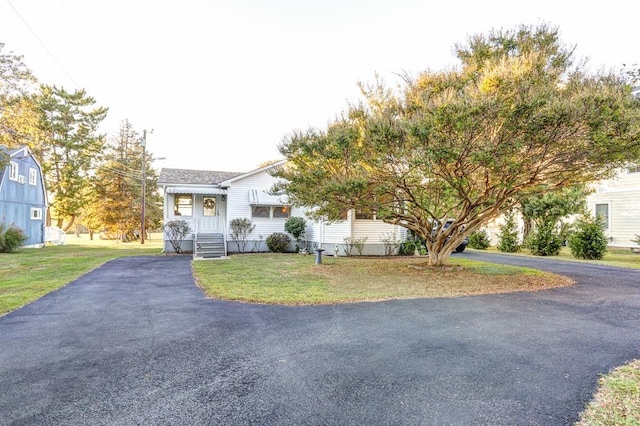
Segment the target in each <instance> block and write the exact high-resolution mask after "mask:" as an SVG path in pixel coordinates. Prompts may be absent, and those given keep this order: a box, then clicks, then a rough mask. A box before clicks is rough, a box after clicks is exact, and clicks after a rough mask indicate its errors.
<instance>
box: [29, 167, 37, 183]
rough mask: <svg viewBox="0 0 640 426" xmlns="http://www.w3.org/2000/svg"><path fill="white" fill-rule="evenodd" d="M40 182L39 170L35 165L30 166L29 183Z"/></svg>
mask: <svg viewBox="0 0 640 426" xmlns="http://www.w3.org/2000/svg"><path fill="white" fill-rule="evenodd" d="M37 184H38V171H37V170H36V169H34V168H33V167H29V185H33V186H36V185H37Z"/></svg>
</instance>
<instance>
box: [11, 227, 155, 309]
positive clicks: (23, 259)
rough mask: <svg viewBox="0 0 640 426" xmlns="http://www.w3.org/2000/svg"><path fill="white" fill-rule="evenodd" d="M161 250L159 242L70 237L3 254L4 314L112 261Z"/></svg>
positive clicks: (146, 254) (151, 253) (152, 253)
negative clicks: (43, 245) (53, 243)
mask: <svg viewBox="0 0 640 426" xmlns="http://www.w3.org/2000/svg"><path fill="white" fill-rule="evenodd" d="M161 250H162V241H159V240H151V241H148V242H146V243H145V245H141V244H140V243H139V242H137V243H118V242H115V241H105V240H94V241H90V240H89V239H88V237H86V236H84V235H83V236H81V237H79V238H78V237H75V236H72V235H68V236H67V242H66V244H65V245H63V246H49V247H43V248H41V249H19V250H17V251H16V252H14V253H0V276H1V277H2V279H1V280H0V315H4V314H6V313H8V312H11V311H13V310H15V309H18V308H20V307H21V306H24V305H26V304H27V303H30V302H33V301H34V300H36V299H39V298H40V297H42V296H44V295H45V294H47V293H50V292H52V291H53V290H56V289H58V288H60V287H63V286H64V285H66V284H68V283H69V282H71V281H73V280H74V279H76V278H78V277H80V276H81V275H84V274H86V273H87V272H89V271H91V270H92V269H95V268H97V267H98V266H100V265H102V264H104V263H105V262H107V261H109V260H111V259H115V258H118V257H124V256H148V255H156V254H160V252H161Z"/></svg>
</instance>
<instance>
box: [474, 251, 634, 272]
mask: <svg viewBox="0 0 640 426" xmlns="http://www.w3.org/2000/svg"><path fill="white" fill-rule="evenodd" d="M471 250H473V249H471ZM477 251H480V252H481V251H487V252H490V253H500V254H509V255H514V256H532V257H541V256H533V255H532V254H530V253H529V250H527V249H522V250H521V251H519V252H518V253H502V252H501V251H499V250H498V249H497V248H495V247H490V248H489V249H488V250H477ZM548 258H549V259H560V260H570V261H573V262H586V263H593V264H597V265H606V266H620V267H623V268H640V254H638V253H633V252H632V251H631V250H630V249H609V250H608V251H607V253H606V254H605V255H604V257H603V258H602V260H584V259H576V258H575V257H573V256H572V255H571V250H569V248H568V247H563V248H562V250H560V255H558V256H548Z"/></svg>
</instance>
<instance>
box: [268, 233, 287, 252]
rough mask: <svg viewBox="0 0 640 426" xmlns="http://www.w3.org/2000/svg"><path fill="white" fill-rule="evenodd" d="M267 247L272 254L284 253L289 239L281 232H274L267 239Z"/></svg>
mask: <svg viewBox="0 0 640 426" xmlns="http://www.w3.org/2000/svg"><path fill="white" fill-rule="evenodd" d="M266 241H267V247H269V250H270V251H272V252H274V253H284V252H286V251H287V250H288V249H289V244H291V237H289V235H287V234H285V233H283V232H274V233H273V234H271V235H269V236H268V237H267V240H266Z"/></svg>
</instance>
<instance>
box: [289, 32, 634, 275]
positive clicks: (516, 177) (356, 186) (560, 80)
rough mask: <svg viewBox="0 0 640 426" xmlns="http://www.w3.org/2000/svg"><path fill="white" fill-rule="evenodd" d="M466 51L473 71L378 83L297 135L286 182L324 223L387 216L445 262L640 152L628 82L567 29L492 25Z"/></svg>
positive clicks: (464, 67)
mask: <svg viewBox="0 0 640 426" xmlns="http://www.w3.org/2000/svg"><path fill="white" fill-rule="evenodd" d="M456 51H457V56H458V58H459V59H460V61H461V66H460V67H459V69H456V70H450V71H441V72H435V71H425V72H423V73H421V74H420V75H418V76H417V77H415V78H412V77H409V76H406V77H405V79H404V84H403V85H402V87H401V90H400V91H399V92H396V91H393V90H391V89H389V88H388V87H387V86H386V85H385V84H384V83H382V82H379V81H378V82H376V83H375V84H373V85H371V86H370V87H363V94H364V95H365V99H364V101H363V102H362V103H360V104H357V105H351V106H349V108H348V110H347V111H346V112H345V113H343V114H342V116H341V117H340V118H338V119H336V120H335V121H334V122H332V123H331V124H329V125H328V127H327V128H326V129H322V130H317V129H309V130H307V131H298V132H293V133H292V134H291V135H290V136H288V137H287V138H285V140H284V141H283V143H282V144H281V146H280V151H281V153H282V154H283V155H284V156H285V157H286V158H287V159H288V165H287V166H286V167H283V168H281V169H280V170H278V171H277V172H276V176H278V177H281V178H283V183H282V184H281V185H280V188H279V189H280V190H285V191H287V192H288V194H289V196H290V199H291V200H292V202H294V203H295V204H297V205H302V206H309V207H310V208H311V207H313V208H311V210H310V214H312V215H313V216H314V217H316V218H322V219H324V220H329V221H334V220H339V218H340V216H341V214H342V212H344V210H347V209H356V210H368V211H375V212H376V215H377V217H378V218H381V219H382V220H384V221H385V222H388V223H393V224H399V225H401V226H404V227H406V228H408V229H410V230H412V231H413V232H415V233H416V234H417V235H419V236H420V237H422V238H424V239H425V241H426V245H427V249H428V250H429V262H430V264H432V265H441V264H443V263H444V262H445V261H446V259H447V258H448V256H449V255H450V254H451V253H452V252H453V250H454V249H455V248H456V247H457V246H458V245H459V244H460V242H461V241H462V240H463V239H464V237H465V236H466V235H468V234H470V233H471V232H473V231H475V230H477V229H479V228H480V227H481V226H482V225H483V224H484V223H486V222H487V221H490V220H492V219H494V218H496V217H497V216H499V215H501V214H502V213H503V212H505V211H508V210H509V209H511V208H513V207H514V206H515V204H516V203H517V202H518V200H520V199H523V198H525V197H527V196H531V195H537V194H543V193H545V192H549V191H553V190H557V189H559V188H562V187H567V186H574V185H576V184H582V183H586V182H590V181H594V180H598V179H602V178H605V177H607V176H610V174H611V173H612V172H613V171H614V170H615V169H616V168H618V167H620V166H621V165H623V164H625V163H626V162H627V161H630V160H632V159H637V158H638V156H639V153H640V142H639V139H638V135H639V133H638V122H639V121H638V118H639V114H638V111H639V108H638V101H637V100H636V99H634V98H633V97H632V96H630V93H631V89H630V86H629V84H628V82H627V81H625V80H623V79H621V78H620V76H619V75H618V76H616V75H613V74H606V73H599V74H590V73H588V72H587V71H586V70H585V69H583V67H582V66H579V65H575V64H574V62H573V49H572V48H570V47H567V46H565V45H563V44H562V43H561V41H560V40H559V36H558V31H557V29H554V28H550V27H548V26H545V25H542V26H539V27H524V26H522V27H519V28H516V29H513V30H500V31H492V32H490V33H489V34H488V35H476V36H472V37H470V38H469V40H468V41H467V43H465V44H460V45H457V46H456ZM448 218H453V219H454V222H453V224H452V225H451V226H449V227H448V228H447V229H444V227H443V226H442V225H443V222H444V221H445V220H446V219H448Z"/></svg>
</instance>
